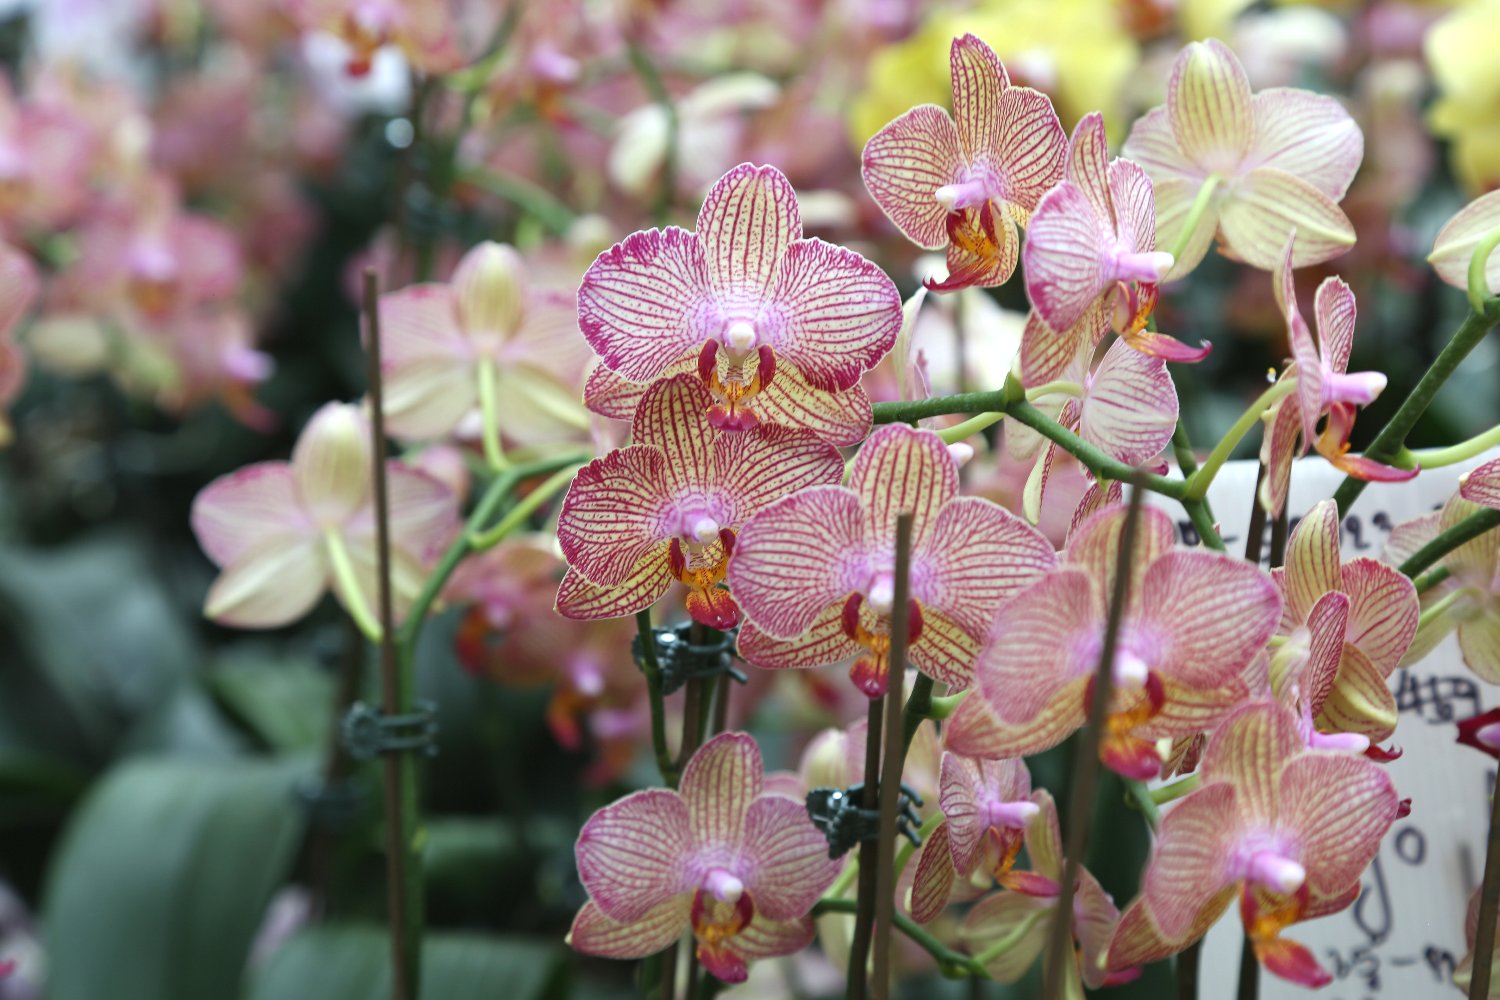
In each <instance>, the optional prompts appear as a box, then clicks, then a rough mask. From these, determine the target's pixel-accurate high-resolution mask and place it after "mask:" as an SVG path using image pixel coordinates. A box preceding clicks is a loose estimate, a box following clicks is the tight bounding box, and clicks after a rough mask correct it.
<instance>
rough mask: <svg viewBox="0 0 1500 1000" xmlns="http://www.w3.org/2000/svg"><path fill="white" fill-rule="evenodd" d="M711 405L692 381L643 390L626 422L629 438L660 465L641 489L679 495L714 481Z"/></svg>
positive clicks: (677, 378) (675, 380)
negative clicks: (658, 459)
mask: <svg viewBox="0 0 1500 1000" xmlns="http://www.w3.org/2000/svg"><path fill="white" fill-rule="evenodd" d="M712 404H713V397H712V395H710V393H709V391H708V389H707V388H705V387H704V385H703V382H702V380H701V379H699V378H697V377H696V376H693V375H674V376H673V377H671V378H669V379H662V380H660V381H658V382H656V383H655V384H654V385H652V386H651V388H649V389H647V390H646V394H645V395H644V396H642V397H641V402H640V405H639V406H637V407H636V409H635V418H634V419H633V420H631V422H630V437H631V440H633V441H634V442H635V444H636V446H647V447H649V448H651V449H652V450H653V451H656V452H657V454H659V455H661V457H662V462H661V469H660V471H659V472H657V473H656V474H655V477H654V479H653V481H652V483H651V484H650V485H649V486H647V485H646V484H643V486H642V488H643V489H652V490H655V489H663V491H664V494H665V493H678V492H681V491H683V490H686V489H692V488H695V487H696V488H699V489H701V488H703V487H704V486H706V485H708V484H709V483H711V482H714V481H715V480H714V478H713V477H714V473H715V454H714V451H715V449H714V442H715V439H716V438H717V437H718V434H717V433H716V432H715V431H714V430H713V429H712V428H711V427H710V425H709V422H708V408H709V407H710V406H711V405H712ZM641 514H645V511H642V512H641ZM638 516H640V515H638Z"/></svg>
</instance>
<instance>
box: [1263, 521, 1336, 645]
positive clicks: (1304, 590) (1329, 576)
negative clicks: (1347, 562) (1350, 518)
mask: <svg viewBox="0 0 1500 1000" xmlns="http://www.w3.org/2000/svg"><path fill="white" fill-rule="evenodd" d="M1275 572H1277V571H1274V570H1273V573H1275ZM1277 575H1278V576H1279V578H1280V581H1281V583H1282V585H1283V593H1284V595H1285V597H1286V607H1285V618H1284V624H1285V625H1287V626H1290V627H1292V628H1295V627H1296V626H1298V625H1301V624H1302V623H1303V622H1305V621H1306V620H1307V615H1308V612H1310V611H1311V610H1312V606H1313V605H1314V604H1315V603H1317V600H1318V598H1320V597H1322V596H1323V595H1324V594H1326V593H1328V592H1329V591H1331V590H1342V589H1343V571H1342V568H1341V566H1340V564H1339V510H1338V507H1337V506H1336V505H1335V504H1334V503H1333V501H1332V500H1324V501H1322V502H1320V503H1318V504H1317V505H1316V506H1314V507H1313V509H1312V510H1310V511H1308V512H1307V515H1306V516H1305V517H1303V518H1302V520H1300V521H1298V522H1297V526H1296V527H1295V528H1293V529H1292V536H1291V538H1290V539H1288V541H1287V546H1286V568H1285V569H1283V570H1281V571H1279V573H1278V574H1277Z"/></svg>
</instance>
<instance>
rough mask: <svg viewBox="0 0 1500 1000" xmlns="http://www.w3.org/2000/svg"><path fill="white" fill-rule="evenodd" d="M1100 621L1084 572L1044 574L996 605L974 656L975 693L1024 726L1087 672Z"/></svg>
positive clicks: (1094, 656)
mask: <svg viewBox="0 0 1500 1000" xmlns="http://www.w3.org/2000/svg"><path fill="white" fill-rule="evenodd" d="M1103 622H1104V615H1103V609H1102V608H1100V607H1099V600H1098V596H1097V595H1096V594H1095V591H1094V584H1093V582H1092V581H1090V580H1089V579H1088V577H1087V576H1086V575H1084V574H1083V573H1081V572H1079V571H1078V570H1075V569H1069V568H1063V569H1059V570H1055V571H1054V572H1052V573H1049V574H1047V575H1046V576H1044V577H1042V579H1041V580H1039V581H1038V582H1037V583H1036V584H1035V585H1033V586H1032V587H1030V588H1028V589H1026V590H1023V591H1021V592H1020V593H1019V594H1017V595H1016V596H1015V597H1013V598H1011V600H1009V601H1007V602H1006V603H1005V604H1003V605H1002V606H1001V607H1000V611H999V613H998V614H997V615H996V616H995V625H994V628H993V630H992V631H991V633H990V634H991V636H992V637H993V641H992V642H991V643H990V644H989V645H988V646H987V647H986V648H985V650H984V653H983V655H982V656H981V657H980V660H979V666H978V670H977V674H978V677H979V685H980V691H981V692H982V693H983V694H984V696H985V698H986V699H987V700H988V701H989V702H990V705H991V707H993V708H994V709H995V711H996V712H997V713H998V714H999V716H1000V718H1001V719H1003V720H1004V721H1006V722H1007V723H1011V724H1013V725H1025V724H1028V723H1029V722H1031V721H1032V720H1034V719H1035V718H1036V717H1037V715H1038V714H1039V713H1041V712H1043V711H1044V710H1047V709H1048V708H1049V706H1051V705H1052V704H1053V703H1054V702H1056V701H1057V700H1058V698H1059V697H1062V696H1063V695H1062V692H1064V691H1065V690H1067V689H1069V688H1071V687H1074V686H1076V685H1077V684H1081V683H1083V682H1084V680H1086V679H1087V678H1088V677H1089V676H1090V675H1091V674H1092V672H1093V669H1094V665H1095V664H1094V661H1095V660H1096V659H1097V654H1098V645H1099V641H1100V640H1099V636H1100V633H1101V631H1102V627H1103ZM969 700H972V699H969ZM1077 707H1079V709H1080V710H1081V699H1080V705H1079V706H1077ZM1028 752H1029V751H1028ZM985 756H993V755H989V754H986V755H985ZM1003 756H1007V757H1010V756H1018V754H1014V753H1011V754H1004V755H1003Z"/></svg>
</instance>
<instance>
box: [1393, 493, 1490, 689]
mask: <svg viewBox="0 0 1500 1000" xmlns="http://www.w3.org/2000/svg"><path fill="white" fill-rule="evenodd" d="M1479 510H1480V507H1479V506H1478V505H1477V504H1473V503H1470V502H1469V501H1468V500H1465V499H1464V498H1463V496H1462V495H1461V494H1454V495H1453V496H1451V497H1449V498H1448V502H1447V503H1445V504H1444V505H1443V509H1442V510H1440V511H1438V512H1437V513H1435V514H1427V515H1424V516H1422V517H1418V518H1414V519H1413V520H1410V521H1405V522H1403V523H1401V524H1398V525H1397V526H1396V529H1395V530H1394V531H1392V532H1391V537H1390V538H1389V539H1387V540H1386V548H1385V558H1386V561H1387V562H1392V563H1396V564H1400V563H1401V562H1404V561H1405V560H1406V559H1408V558H1410V557H1411V556H1412V555H1414V554H1415V553H1416V552H1417V550H1418V549H1420V548H1421V547H1422V546H1423V545H1425V544H1427V543H1428V542H1430V541H1431V540H1432V539H1433V538H1435V537H1437V535H1438V534H1439V533H1440V532H1443V531H1446V530H1448V529H1449V528H1451V527H1453V526H1454V525H1456V524H1458V523H1459V522H1460V521H1462V520H1464V519H1465V518H1467V517H1469V516H1470V515H1472V514H1475V513H1477V512H1478V511H1479ZM1438 566H1439V567H1442V568H1445V569H1447V570H1449V573H1450V575H1449V576H1448V578H1447V579H1446V580H1443V581H1441V582H1439V583H1438V584H1436V585H1435V586H1433V587H1431V588H1429V589H1428V590H1426V591H1425V592H1423V594H1422V605H1423V608H1424V609H1427V610H1430V611H1431V613H1430V614H1429V615H1426V616H1424V617H1425V619H1426V620H1424V621H1421V623H1420V624H1419V626H1418V628H1417V633H1416V636H1415V637H1414V638H1413V639H1412V643H1411V648H1410V649H1408V650H1407V653H1406V657H1405V660H1404V661H1403V662H1405V663H1415V662H1416V661H1417V660H1419V659H1421V658H1422V657H1423V656H1426V655H1427V654H1428V653H1429V652H1431V651H1432V648H1433V647H1434V646H1436V645H1437V644H1438V642H1439V641H1440V640H1441V639H1442V638H1443V637H1444V636H1446V635H1447V634H1448V633H1449V632H1452V631H1454V630H1455V629H1457V631H1458V648H1459V651H1460V653H1461V654H1462V655H1463V658H1464V663H1465V664H1466V665H1467V666H1468V668H1469V669H1470V670H1472V671H1474V673H1475V674H1476V675H1477V676H1478V677H1479V678H1480V679H1481V680H1484V681H1487V682H1489V683H1490V684H1500V528H1497V529H1493V530H1490V531H1486V532H1485V533H1484V534H1482V535H1480V536H1479V537H1478V538H1474V539H1472V540H1470V541H1467V542H1465V543H1464V544H1462V545H1460V546H1459V547H1458V548H1456V549H1454V550H1453V551H1452V552H1449V553H1448V554H1447V555H1446V556H1444V557H1443V558H1442V560H1441V561H1440V562H1439V563H1438Z"/></svg>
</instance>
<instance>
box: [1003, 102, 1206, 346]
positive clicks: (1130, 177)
mask: <svg viewBox="0 0 1500 1000" xmlns="http://www.w3.org/2000/svg"><path fill="white" fill-rule="evenodd" d="M1153 211H1154V210H1153V208H1152V194H1151V182H1150V180H1148V179H1147V177H1146V174H1145V172H1144V171H1142V170H1141V168H1140V167H1138V166H1136V165H1135V164H1134V163H1131V162H1130V161H1129V160H1121V159H1116V160H1113V161H1111V160H1110V159H1109V143H1108V140H1107V139H1106V138H1105V135H1104V118H1103V116H1102V115H1100V114H1099V113H1098V112H1094V113H1093V114H1089V115H1085V116H1084V118H1083V120H1082V121H1080V122H1079V123H1078V126H1077V127H1076V128H1075V129H1074V130H1073V136H1072V138H1071V139H1069V140H1068V160H1067V167H1066V169H1065V171H1064V176H1063V180H1062V182H1061V183H1059V184H1058V185H1057V186H1056V187H1054V188H1053V189H1052V190H1051V191H1049V192H1047V195H1046V197H1044V198H1043V199H1042V201H1041V203H1040V204H1039V205H1037V209H1036V215H1035V216H1033V217H1032V220H1031V231H1030V233H1029V234H1028V237H1027V240H1026V250H1025V259H1026V295H1027V297H1028V298H1030V299H1031V305H1032V308H1033V309H1035V310H1036V313H1037V315H1038V316H1039V317H1040V318H1041V320H1042V321H1043V322H1044V323H1045V324H1046V326H1047V327H1050V328H1051V329H1052V330H1055V331H1059V333H1058V334H1057V335H1058V336H1060V337H1061V336H1064V335H1065V334H1069V333H1071V332H1073V331H1074V330H1075V329H1076V328H1077V325H1078V323H1079V322H1080V321H1081V320H1083V319H1084V318H1085V316H1086V314H1087V313H1088V312H1089V311H1090V310H1091V309H1099V308H1102V309H1104V310H1105V313H1104V315H1106V316H1108V317H1109V320H1110V324H1111V326H1112V327H1113V328H1114V330H1115V332H1116V333H1118V334H1120V336H1121V337H1122V338H1124V340H1125V342H1126V343H1128V344H1129V345H1130V346H1131V347H1133V348H1135V349H1136V350H1138V351H1140V352H1142V353H1143V354H1151V355H1155V356H1157V357H1160V358H1163V359H1165V360H1167V361H1200V360H1202V359H1203V358H1204V357H1206V356H1207V355H1208V352H1209V349H1210V348H1209V345H1208V344H1207V343H1204V344H1203V346H1202V347H1198V348H1191V347H1188V346H1186V345H1185V344H1182V343H1180V342H1179V341H1176V340H1173V339H1172V338H1171V337H1165V336H1162V335H1161V334H1158V333H1153V332H1152V331H1150V330H1148V329H1146V325H1147V321H1148V320H1149V319H1150V317H1151V313H1152V311H1153V310H1154V309H1155V307H1156V285H1157V283H1158V282H1160V281H1161V280H1162V278H1163V277H1164V276H1165V275H1166V273H1167V271H1168V270H1169V269H1170V268H1171V266H1172V255H1171V254H1169V253H1165V252H1162V251H1160V250H1157V249H1156V220H1155V218H1154V215H1153ZM1064 339H1066V337H1064ZM1075 349H1076V348H1075V347H1074V346H1073V344H1072V342H1071V341H1070V342H1069V346H1068V347H1067V348H1063V349H1061V350H1062V353H1064V354H1067V353H1069V352H1070V351H1072V350H1075Z"/></svg>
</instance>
